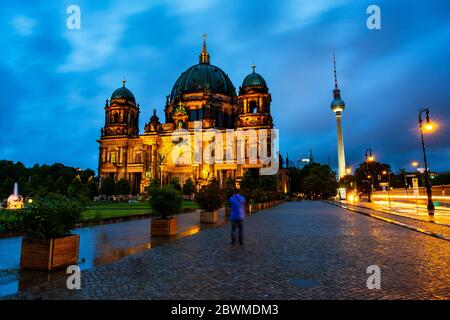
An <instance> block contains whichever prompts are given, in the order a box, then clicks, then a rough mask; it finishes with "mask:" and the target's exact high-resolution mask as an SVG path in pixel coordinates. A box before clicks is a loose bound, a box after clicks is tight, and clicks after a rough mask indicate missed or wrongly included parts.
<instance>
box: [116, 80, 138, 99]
mask: <svg viewBox="0 0 450 320" xmlns="http://www.w3.org/2000/svg"><path fill="white" fill-rule="evenodd" d="M125 83H126V81H125V80H122V84H123V85H122V87H121V88H118V89H116V90H114V92H113V93H112V95H111V100H113V99H126V100H128V101H132V102H133V103H135V104H136V98H135V97H134V94H133V92H131V91H130V90H129V89H128V88H126V87H125Z"/></svg>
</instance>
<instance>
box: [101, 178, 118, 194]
mask: <svg viewBox="0 0 450 320" xmlns="http://www.w3.org/2000/svg"><path fill="white" fill-rule="evenodd" d="M115 188H116V182H115V181H114V178H113V177H106V178H104V179H103V181H102V182H101V185H100V194H102V195H105V196H112V195H113V194H114V191H115Z"/></svg>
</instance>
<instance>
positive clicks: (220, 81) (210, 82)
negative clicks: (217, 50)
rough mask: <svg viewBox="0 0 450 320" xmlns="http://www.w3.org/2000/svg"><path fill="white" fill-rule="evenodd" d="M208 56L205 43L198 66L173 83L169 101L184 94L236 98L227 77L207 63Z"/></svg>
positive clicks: (234, 90)
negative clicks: (193, 93) (208, 94)
mask: <svg viewBox="0 0 450 320" xmlns="http://www.w3.org/2000/svg"><path fill="white" fill-rule="evenodd" d="M209 61H210V58H209V54H208V52H207V51H206V42H205V41H204V42H203V49H202V52H201V54H200V61H199V64H196V65H194V66H192V67H190V68H189V69H187V70H186V71H185V72H183V73H182V74H181V76H180V77H179V78H178V80H177V81H176V82H175V84H174V86H173V88H172V92H171V94H170V97H171V99H172V100H173V99H175V98H178V97H180V96H181V95H183V94H185V93H192V92H207V93H220V94H224V95H227V96H230V97H235V96H236V89H235V87H234V85H233V83H232V82H231V80H230V78H229V77H228V75H227V74H226V73H225V72H224V71H223V70H222V69H220V68H219V67H216V66H214V65H212V64H210V63H209Z"/></svg>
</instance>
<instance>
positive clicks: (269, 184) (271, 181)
mask: <svg viewBox="0 0 450 320" xmlns="http://www.w3.org/2000/svg"><path fill="white" fill-rule="evenodd" d="M259 185H260V187H261V189H262V190H264V191H277V189H278V180H277V176H261V177H260V178H259Z"/></svg>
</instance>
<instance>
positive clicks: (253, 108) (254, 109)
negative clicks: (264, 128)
mask: <svg viewBox="0 0 450 320" xmlns="http://www.w3.org/2000/svg"><path fill="white" fill-rule="evenodd" d="M249 110H250V113H258V105H257V103H256V101H250V103H249Z"/></svg>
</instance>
